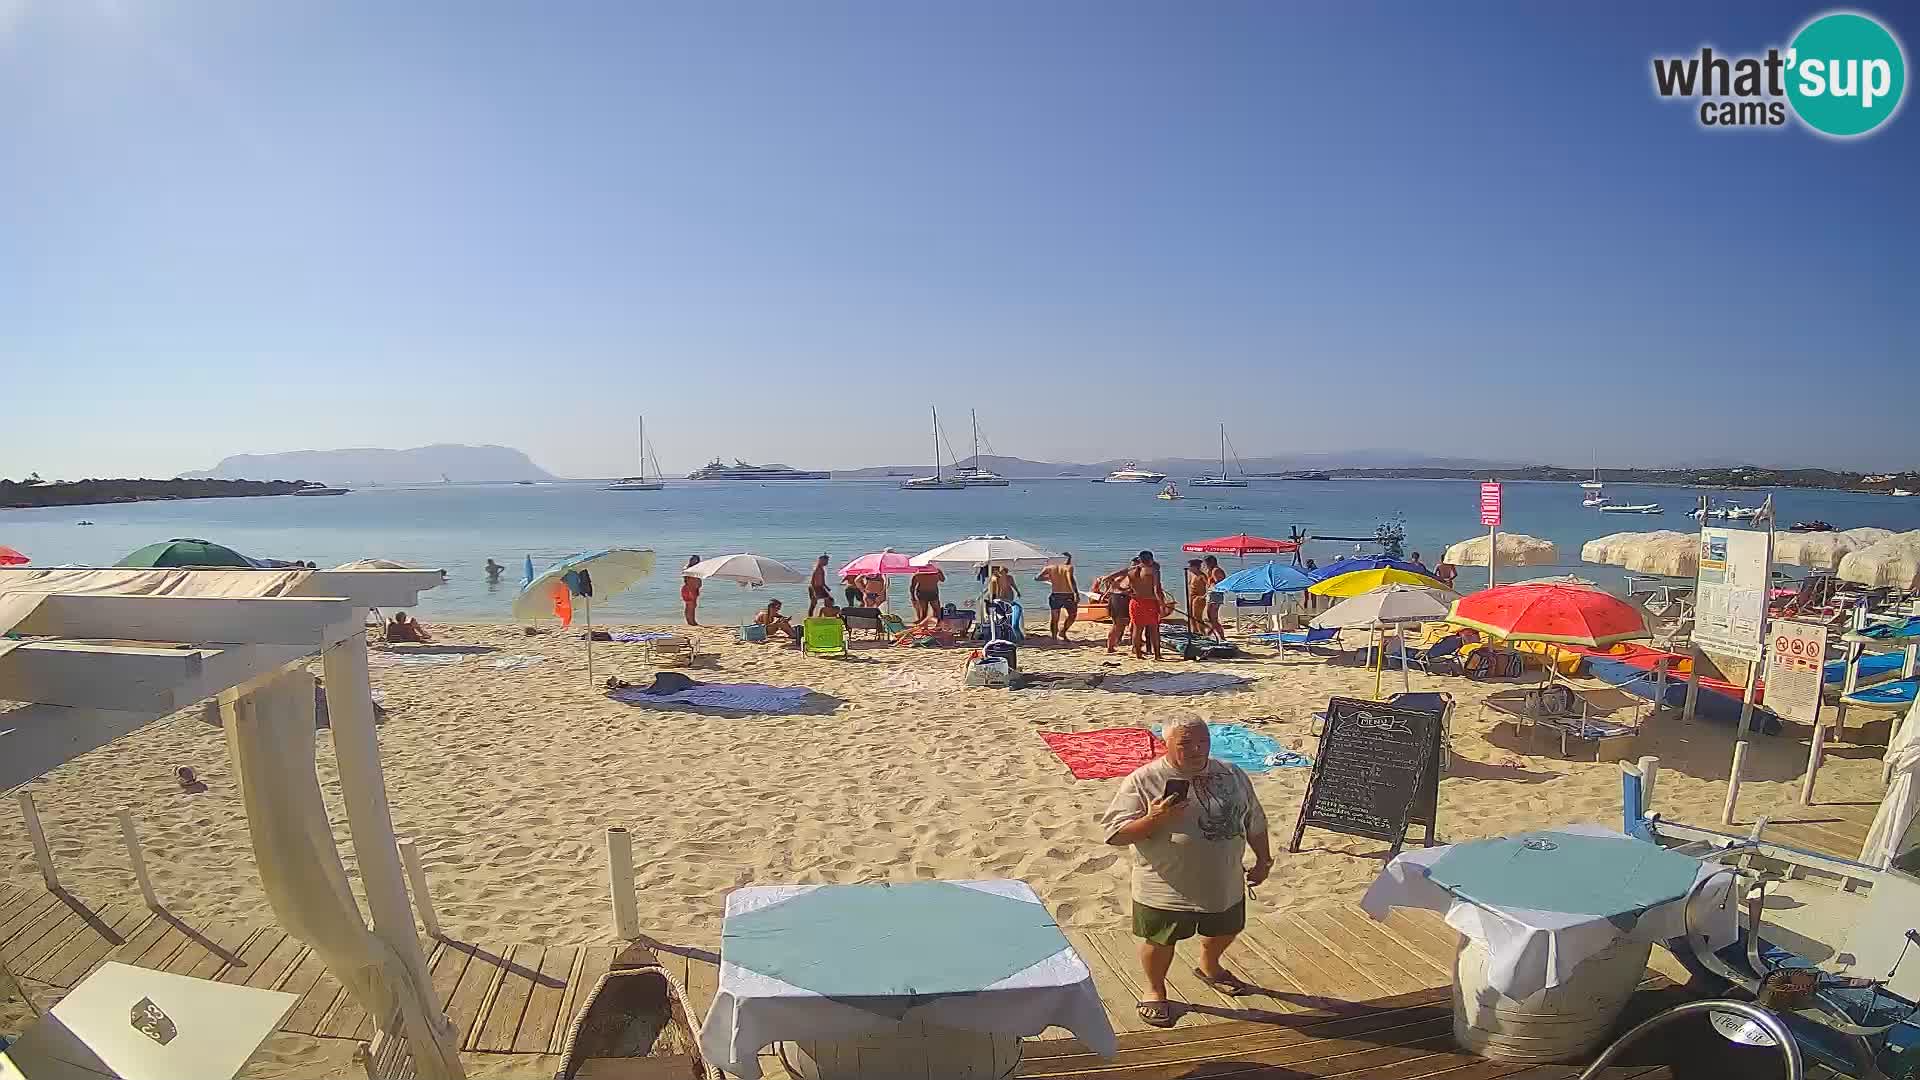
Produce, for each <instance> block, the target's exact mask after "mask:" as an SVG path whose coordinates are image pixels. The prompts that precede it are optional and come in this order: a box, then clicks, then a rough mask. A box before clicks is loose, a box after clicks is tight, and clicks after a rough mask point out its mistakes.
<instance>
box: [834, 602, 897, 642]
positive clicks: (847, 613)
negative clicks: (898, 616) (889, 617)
mask: <svg viewBox="0 0 1920 1080" xmlns="http://www.w3.org/2000/svg"><path fill="white" fill-rule="evenodd" d="M840 621H841V622H842V623H844V624H846V627H847V633H849V634H853V633H856V632H858V631H861V630H870V631H872V632H873V639H874V640H875V641H885V640H887V623H886V619H885V618H884V617H883V616H882V615H881V614H880V609H879V608H870V607H868V608H842V609H841V611H840Z"/></svg>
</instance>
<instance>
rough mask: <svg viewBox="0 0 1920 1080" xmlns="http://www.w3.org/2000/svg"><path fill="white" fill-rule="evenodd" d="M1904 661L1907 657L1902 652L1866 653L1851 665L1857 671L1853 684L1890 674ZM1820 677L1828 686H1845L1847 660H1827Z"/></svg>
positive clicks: (1901, 666)
mask: <svg viewBox="0 0 1920 1080" xmlns="http://www.w3.org/2000/svg"><path fill="white" fill-rule="evenodd" d="M1906 663H1907V657H1906V654H1904V653H1868V654H1866V655H1865V656H1862V657H1861V658H1860V659H1859V661H1858V662H1857V663H1855V664H1854V665H1853V667H1854V670H1855V671H1856V672H1858V675H1857V676H1856V678H1857V679H1858V681H1857V682H1856V683H1855V684H1854V685H1855V686H1858V685H1859V684H1860V683H1864V682H1867V681H1868V680H1870V679H1876V678H1879V677H1881V676H1884V675H1891V674H1893V673H1894V672H1896V671H1899V670H1900V669H1901V668H1903V667H1905V666H1906ZM1821 678H1822V679H1823V681H1825V682H1826V684H1827V685H1828V686H1845V685H1846V682H1847V662H1846V661H1845V660H1830V661H1828V662H1827V666H1826V669H1825V670H1824V671H1823V672H1822V673H1821Z"/></svg>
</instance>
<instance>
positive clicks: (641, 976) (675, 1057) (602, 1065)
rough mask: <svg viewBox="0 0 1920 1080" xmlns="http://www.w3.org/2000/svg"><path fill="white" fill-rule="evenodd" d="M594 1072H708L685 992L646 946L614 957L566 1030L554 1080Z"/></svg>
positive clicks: (696, 1076) (699, 1079)
mask: <svg viewBox="0 0 1920 1080" xmlns="http://www.w3.org/2000/svg"><path fill="white" fill-rule="evenodd" d="M590 1062H592V1063H597V1064H589V1063H590ZM596 1076H604V1077H613V1076H636V1077H638V1076H645V1077H653V1078H658V1080H669V1078H684V1080H705V1077H706V1076H707V1066H706V1061H705V1060H704V1059H703V1058H702V1057H701V1056H700V1044H699V1042H698V1041H697V1040H696V1039H695V1037H694V1024H693V1016H692V1014H691V1012H690V1011H689V1010H688V1008H687V995H686V992H685V991H683V990H682V989H681V988H680V985H679V983H677V982H675V981H674V978H673V976H672V975H670V974H668V973H667V970H666V969H665V968H663V967H661V966H660V958H659V957H657V956H655V955H654V953H653V951H652V950H651V949H648V948H647V947H645V946H644V945H629V946H627V947H626V948H625V949H622V950H621V951H620V954H619V955H617V956H615V957H614V958H613V967H612V969H611V970H609V971H608V972H607V973H606V974H605V975H602V976H600V981H599V982H597V983H595V984H594V985H593V987H592V988H591V989H589V990H588V991H587V994H586V1000H585V1003H584V1004H582V1005H581V1006H580V1011H579V1012H577V1013H575V1014H574V1017H573V1023H572V1025H571V1026H570V1027H569V1028H568V1029H567V1042H566V1048H565V1050H564V1051H562V1054H561V1059H560V1069H559V1071H558V1072H557V1073H555V1074H554V1077H555V1080H575V1078H576V1077H578V1078H580V1080H585V1078H586V1077H596Z"/></svg>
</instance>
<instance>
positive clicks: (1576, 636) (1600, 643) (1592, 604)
mask: <svg viewBox="0 0 1920 1080" xmlns="http://www.w3.org/2000/svg"><path fill="white" fill-rule="evenodd" d="M1447 621H1448V622H1451V623H1457V624H1459V625H1461V626H1467V627H1471V628H1473V629H1475V630H1479V631H1482V632H1484V633H1487V634H1490V635H1492V636H1494V637H1496V638H1501V639H1504V640H1509V641H1550V642H1554V643H1556V644H1561V645H1584V646H1586V647H1588V648H1590V649H1604V648H1607V647H1608V646H1610V645H1614V644H1617V643H1619V642H1622V641H1632V640H1635V639H1637V638H1644V637H1647V636H1648V634H1647V620H1646V617H1645V616H1644V615H1643V614H1642V613H1641V612H1640V609H1639V608H1636V607H1634V606H1633V605H1632V604H1629V603H1627V602H1626V601H1625V600H1622V599H1620V598H1619V597H1617V596H1614V595H1613V594H1612V593H1606V592H1601V591H1600V590H1599V589H1589V588H1586V587H1584V586H1568V585H1524V584H1523V585H1499V586H1495V587H1494V588H1491V589H1482V590H1480V591H1479V592H1477V593H1472V594H1469V595H1467V596H1463V597H1461V598H1460V599H1458V600H1456V601H1454V602H1453V609H1452V610H1451V611H1450V612H1449V613H1448V615H1447ZM1548 670H1549V671H1551V670H1552V666H1551V665H1549V666H1548Z"/></svg>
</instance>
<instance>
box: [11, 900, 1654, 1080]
mask: <svg viewBox="0 0 1920 1080" xmlns="http://www.w3.org/2000/svg"><path fill="white" fill-rule="evenodd" d="M1068 937H1069V939H1070V940H1071V941H1072V942H1073V945H1074V947H1075V948H1076V950H1078V951H1079V953H1080V955H1081V956H1082V957H1084V958H1085V960H1086V961H1087V964H1088V966H1089V967H1090V968H1091V969H1092V971H1093V977H1094V982H1095V985H1096V986H1097V987H1098V989H1099V991H1100V996H1101V1000H1102V1002H1103V1003H1104V1004H1105V1006H1106V1009H1107V1013H1108V1016H1109V1018H1110V1019H1111V1020H1112V1022H1113V1026H1114V1029H1115V1030H1116V1031H1118V1032H1120V1033H1121V1052H1120V1054H1119V1056H1118V1057H1116V1058H1114V1059H1110V1060H1109V1059H1100V1058H1097V1057H1094V1056H1092V1055H1091V1054H1089V1053H1088V1052H1087V1051H1086V1050H1085V1049H1084V1048H1083V1047H1081V1046H1080V1045H1079V1044H1078V1043H1077V1042H1075V1041H1074V1040H1072V1039H1071V1038H1066V1037H1064V1036H1065V1033H1064V1032H1059V1031H1057V1030H1056V1031H1050V1032H1048V1033H1047V1035H1048V1036H1055V1037H1042V1038H1040V1039H1037V1040H1032V1041H1030V1042H1029V1043H1028V1044H1027V1052H1026V1060H1025V1063H1024V1065H1023V1067H1022V1071H1021V1075H1023V1076H1029V1077H1067V1076H1089V1077H1098V1078H1100V1080H1164V1078H1168V1077H1174V1076H1198V1075H1205V1076H1210V1077H1211V1076H1246V1077H1307V1076H1313V1077H1331V1076H1368V1077H1379V1078H1381V1080H1412V1078H1414V1077H1435V1078H1440V1077H1444V1078H1446V1080H1494V1078H1505V1077H1514V1078H1525V1080H1545V1078H1548V1077H1562V1076H1572V1075H1574V1072H1575V1071H1577V1070H1561V1069H1549V1070H1544V1071H1543V1070H1541V1069H1538V1068H1523V1067H1515V1066H1508V1065H1498V1064H1495V1063H1491V1062H1486V1061H1483V1060H1481V1059H1479V1058H1475V1057H1471V1056H1469V1055H1465V1054H1461V1053H1459V1052H1458V1051H1456V1050H1454V1049H1452V1043H1451V1040H1450V1036H1449V1031H1450V1019H1449V1018H1450V1015H1451V1012H1450V1003H1449V998H1448V994H1449V991H1448V990H1447V989H1446V988H1447V987H1448V985H1449V983H1450V979H1451V975H1450V973H1451V964H1452V956H1453V932H1452V931H1451V930H1449V929H1448V928H1447V927H1446V926H1445V924H1443V923H1442V922H1441V921H1440V920H1439V919H1438V918H1436V917H1434V916H1431V915H1428V914H1426V913H1396V914H1395V915H1394V916H1393V917H1392V918H1391V919H1389V920H1387V921H1386V922H1385V923H1376V922H1374V921H1373V920H1372V919H1369V918H1367V917H1366V916H1365V915H1363V914H1361V913H1360V912H1359V911H1358V910H1357V909H1354V908H1350V907H1333V908H1320V909H1315V910H1311V911H1305V912H1293V913H1284V912H1283V913H1275V914H1268V915H1262V916H1258V917H1256V918H1254V919H1251V920H1250V921H1249V924H1248V928H1247V933H1246V935H1245V936H1244V937H1243V938H1242V940H1241V942H1240V943H1238V944H1237V945H1236V946H1235V948H1234V951H1233V952H1232V953H1231V954H1229V960H1230V963H1232V964H1233V965H1234V967H1235V968H1236V969H1237V970H1238V971H1239V972H1240V973H1241V975H1242V976H1243V977H1244V978H1246V979H1248V980H1249V981H1251V982H1253V983H1255V984H1256V985H1258V986H1259V987H1260V992H1259V993H1257V994H1254V995H1249V996H1245V997H1239V998H1229V997H1226V996H1223V995H1221V994H1219V993H1217V992H1215V991H1213V990H1212V989H1210V988H1209V987H1207V986H1205V985H1204V984H1202V983H1201V982H1200V981H1199V980H1198V979H1196V978H1194V977H1193V975H1192V973H1191V967H1192V958H1191V956H1190V955H1188V954H1185V953H1184V952H1183V955H1182V957H1181V960H1180V962H1177V963H1176V964H1175V965H1174V971H1173V975H1172V976H1171V978H1170V979H1169V987H1170V989H1171V990H1172V992H1173V995H1174V998H1175V1000H1176V1001H1177V1002H1178V1003H1179V1007H1180V1011H1181V1016H1180V1022H1179V1024H1178V1026H1177V1027H1175V1028H1174V1029H1172V1030H1168V1031H1162V1030H1158V1029H1154V1028H1150V1027H1148V1026H1147V1025H1145V1024H1144V1023H1142V1022H1141V1021H1140V1019H1139V1017H1138V1016H1137V1015H1136V1014H1135V1012H1134V1003H1135V1001H1136V1000H1137V999H1138V996H1139V992H1140V984H1139V978H1138V975H1137V974H1136V971H1135V966H1134V962H1133V942H1132V939H1131V938H1130V937H1129V936H1128V935H1127V931H1126V930H1125V929H1122V928H1115V929H1112V930H1099V931H1085V930H1073V931H1069V932H1068ZM718 944H719V943H718V942H717V941H714V942H706V943H701V944H697V945H685V944H675V943H656V945H657V949H658V951H659V953H660V956H661V959H662V961H663V962H664V963H666V965H667V966H668V967H669V969H670V970H671V971H672V972H673V974H674V975H676V976H677V977H678V978H680V979H681V981H682V985H684V986H685V987H686V988H687V992H688V997H689V998H690V999H691V1004H692V1005H693V1006H694V1008H695V1009H696V1011H698V1012H699V1013H701V1014H702V1015H704V1013H705V1010H706V1007H707V1005H708V1003H709V1002H710V1001H711V1000H712V998H713V994H714V990H715V987H716V984H717V982H718V976H719V969H718V961H719V955H718ZM615 951H616V949H615V946H612V945H594V946H557V947H552V948H549V947H544V946H540V945H513V944H487V943H482V944H470V943H465V942H457V941H437V942H434V943H432V950H431V953H430V955H429V964H430V967H431V970H432V975H433V984H434V989H435V990H436V991H437V992H438V994H439V996H440V999H441V1000H442V1002H444V1004H445V1006H446V1010H447V1014H448V1016H449V1017H450V1018H451V1019H452V1022H453V1026H454V1029H455V1030H456V1031H458V1032H459V1033H460V1038H461V1048H462V1050H463V1051H466V1052H468V1053H469V1054H483V1055H506V1054H513V1055H526V1056H527V1061H526V1067H527V1071H528V1075H535V1074H538V1073H539V1072H540V1071H541V1070H546V1071H547V1072H548V1073H550V1071H551V1069H552V1068H553V1065H554V1062H552V1061H551V1060H548V1061H546V1062H538V1061H536V1060H535V1057H536V1056H538V1055H550V1054H557V1053H558V1052H559V1051H560V1048H561V1044H562V1042H564V1040H565V1038H566V1028H567V1022H568V1021H569V1019H570V1018H571V1017H572V1015H573V1013H574V1010H575V1007H576V1004H577V997H578V995H579V993H580V992H581V989H582V988H583V987H590V986H592V985H593V983H594V981H595V980H596V979H598V977H599V976H600V974H601V973H602V972H604V971H606V970H607V967H608V965H609V964H610V963H611V962H612V959H613V956H614V953H615ZM0 960H4V961H5V963H6V965H7V967H8V968H10V969H11V970H12V971H13V972H14V973H15V975H16V976H17V977H18V978H19V981H20V983H21V986H22V988H23V989H24V990H25V991H26V992H27V993H28V994H29V995H30V996H32V998H33V999H34V1003H35V1004H36V1005H38V1006H39V1007H40V1008H43V1009H44V1008H46V1007H48V1006H50V1005H52V1004H53V1003H54V1002H55V1001H57V1000H59V998H60V997H61V996H62V995H64V994H65V992H66V991H67V990H68V989H69V988H71V987H72V986H73V985H74V983H76V982H78V981H79V980H80V979H81V978H83V977H85V976H86V974H87V973H88V972H90V971H92V970H93V969H94V968H95V967H97V966H98V965H100V964H101V963H103V962H105V961H107V960H119V961H121V962H123V963H128V964H133V965H136V966H140V967H149V968H155V969H158V970H163V971H170V972H175V973H179V974H184V975H192V976H196V977H199V978H206V979H214V980H217V981H220V982H227V983H234V984H238V985H245V986H255V987H263V988H266V989H274V990H281V991H284V992H287V993H290V994H298V995H299V1001H298V1002H297V1003H296V1004H295V1005H294V1007H293V1009H292V1011H291V1012H289V1013H288V1015H287V1018H286V1020H285V1021H284V1022H283V1023H282V1024H281V1029H282V1030H283V1031H286V1032H291V1033H296V1034H301V1035H308V1036H313V1037H318V1038H326V1039H358V1040H365V1039H369V1038H371V1037H372V1034H373V1021H372V1018H371V1017H369V1016H368V1015H367V1014H366V1012H365V1011H364V1010H362V1009H361V1008H360V1007H359V1006H358V1005H357V1004H355V1002H354V1001H353V999H352V998H351V997H350V996H349V995H347V994H346V993H345V992H344V991H343V990H342V988H341V986H340V984H339V982H338V981H337V980H335V979H334V978H333V977H332V976H331V975H329V974H328V973H327V972H326V971H325V970H324V968H323V966H322V965H321V963H320V961H319V959H318V957H316V956H315V955H314V954H313V952H312V951H311V950H310V949H308V948H307V947H306V946H305V945H303V944H301V943H300V942H298V941H296V940H294V939H293V938H290V937H288V936H287V935H286V933H285V932H284V931H282V930H280V929H279V928H277V927H273V926H265V925H258V924H244V923H239V922H232V921H225V920H217V919H216V920H193V921H188V920H182V919H179V918H176V917H174V916H173V915H170V914H166V913H156V912H153V911H150V910H148V909H146V908H144V907H137V906H131V905H125V904H113V905H106V906H104V907H89V906H88V905H86V904H84V903H83V902H82V901H80V900H79V899H77V898H75V897H73V896H71V895H68V894H65V893H52V892H43V891H37V890H26V889H14V888H6V887H0ZM502 1064H506V1063H505V1062H502ZM763 1064H766V1065H767V1066H769V1075H772V1076H780V1075H782V1073H781V1071H780V1070H779V1066H778V1062H777V1060H775V1059H773V1058H771V1057H769V1058H768V1059H766V1060H765V1061H764V1062H763ZM1617 1075H1618V1076H1620V1077H1627V1076H1646V1077H1654V1076H1665V1075H1667V1074H1666V1073H1665V1072H1664V1071H1652V1072H1649V1071H1647V1070H1645V1069H1628V1070H1622V1071H1620V1072H1619V1073H1618V1074H1617Z"/></svg>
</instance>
